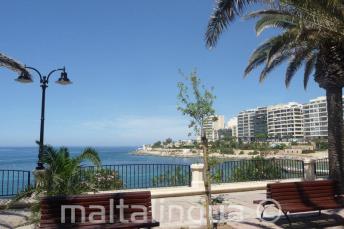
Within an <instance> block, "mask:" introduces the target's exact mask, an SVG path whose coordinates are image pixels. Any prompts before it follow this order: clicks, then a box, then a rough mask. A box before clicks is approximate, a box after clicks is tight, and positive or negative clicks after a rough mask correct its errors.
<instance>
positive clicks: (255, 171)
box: [230, 157, 283, 182]
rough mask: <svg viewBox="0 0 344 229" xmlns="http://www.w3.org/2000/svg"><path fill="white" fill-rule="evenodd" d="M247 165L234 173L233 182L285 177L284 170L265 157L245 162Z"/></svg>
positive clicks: (237, 168)
mask: <svg viewBox="0 0 344 229" xmlns="http://www.w3.org/2000/svg"><path fill="white" fill-rule="evenodd" d="M244 163H245V165H244V166H241V165H243V164H239V165H238V167H236V168H235V169H234V171H233V174H232V176H231V179H230V180H231V181H235V182H240V181H254V180H271V179H280V178H282V177H283V174H282V173H283V172H282V171H283V170H282V168H281V167H280V166H278V165H276V163H274V161H273V160H271V159H265V158H263V157H255V158H254V159H252V160H247V161H244Z"/></svg>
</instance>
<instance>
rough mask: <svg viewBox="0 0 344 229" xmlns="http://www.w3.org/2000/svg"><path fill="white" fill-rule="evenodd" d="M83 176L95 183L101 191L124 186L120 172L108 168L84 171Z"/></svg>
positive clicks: (96, 187)
mask: <svg viewBox="0 0 344 229" xmlns="http://www.w3.org/2000/svg"><path fill="white" fill-rule="evenodd" d="M82 176H83V178H84V179H85V180H87V181H88V182H90V183H93V184H94V186H95V189H96V190H99V191H107V190H116V189H120V188H122V187H123V181H122V180H121V179H120V176H119V174H118V172H117V171H113V170H111V169H108V168H101V169H98V170H95V171H93V170H86V171H82Z"/></svg>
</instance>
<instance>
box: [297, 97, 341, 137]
mask: <svg viewBox="0 0 344 229" xmlns="http://www.w3.org/2000/svg"><path fill="white" fill-rule="evenodd" d="M343 100H344V97H343ZM303 126H304V137H305V139H315V138H327V135H328V131H327V128H328V114H327V101H326V96H321V97H318V98H315V99H312V100H310V101H309V103H306V104H304V105H303Z"/></svg>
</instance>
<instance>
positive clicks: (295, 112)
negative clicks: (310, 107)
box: [267, 102, 304, 139]
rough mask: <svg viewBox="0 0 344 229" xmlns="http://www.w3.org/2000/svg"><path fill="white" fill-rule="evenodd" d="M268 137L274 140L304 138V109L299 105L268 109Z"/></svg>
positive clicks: (280, 105)
mask: <svg viewBox="0 0 344 229" xmlns="http://www.w3.org/2000/svg"><path fill="white" fill-rule="evenodd" d="M267 116H268V117H267V127H268V135H269V136H270V137H273V138H296V139H300V138H303V133H304V132H303V109H302V105H301V104H299V103H294V102H291V103H288V104H278V105H274V106H269V107H268V108H267Z"/></svg>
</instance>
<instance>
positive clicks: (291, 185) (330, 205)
mask: <svg viewBox="0 0 344 229" xmlns="http://www.w3.org/2000/svg"><path fill="white" fill-rule="evenodd" d="M266 198H267V200H269V199H272V200H275V201H277V202H278V204H279V205H280V210H281V211H282V212H283V214H284V215H285V216H286V218H287V220H288V222H289V224H290V225H291V221H290V218H289V217H288V214H289V213H300V212H310V211H317V212H318V213H319V215H320V214H321V211H322V210H328V209H338V208H344V203H343V198H342V197H341V196H340V195H339V194H338V191H337V183H336V182H335V181H333V180H320V181H304V182H288V183H273V184H268V185H267V192H266ZM254 203H255V204H259V203H261V201H260V200H255V201H254ZM271 204H272V205H274V206H275V207H276V208H278V205H276V204H275V203H273V202H272V201H265V202H264V204H263V207H264V210H265V206H266V205H271ZM264 210H263V211H262V213H261V218H263V214H264Z"/></svg>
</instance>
